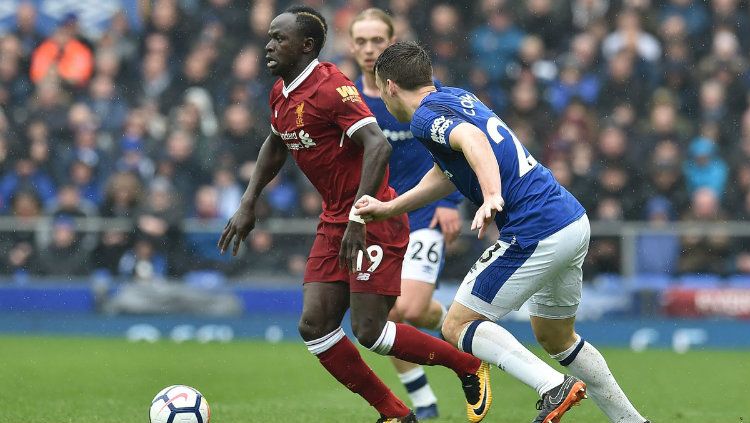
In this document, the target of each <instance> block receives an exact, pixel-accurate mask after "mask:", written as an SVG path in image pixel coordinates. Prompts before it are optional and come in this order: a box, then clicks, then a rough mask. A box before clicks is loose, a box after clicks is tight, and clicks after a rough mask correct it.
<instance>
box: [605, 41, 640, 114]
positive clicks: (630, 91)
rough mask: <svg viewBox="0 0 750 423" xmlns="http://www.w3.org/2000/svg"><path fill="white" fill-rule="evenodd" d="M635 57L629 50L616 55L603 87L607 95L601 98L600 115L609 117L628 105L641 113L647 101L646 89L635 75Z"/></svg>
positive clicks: (611, 61) (609, 65)
mask: <svg viewBox="0 0 750 423" xmlns="http://www.w3.org/2000/svg"><path fill="white" fill-rule="evenodd" d="M634 60H635V57H634V56H633V54H632V53H631V52H630V51H628V50H622V51H620V52H618V53H616V54H614V55H613V56H612V57H611V58H610V60H609V63H608V66H607V77H606V78H605V79H604V82H603V84H602V87H601V92H602V93H606V94H605V95H602V96H600V97H599V101H598V105H599V113H601V114H603V115H605V116H606V115H608V114H610V113H612V111H613V110H614V109H615V108H616V107H617V106H619V105H620V104H623V103H626V104H629V105H630V106H631V107H633V108H634V109H635V111H636V113H640V112H641V110H642V108H643V104H644V102H645V101H646V87H645V86H644V84H643V81H639V80H638V79H637V77H636V75H635V73H634V71H635V63H634Z"/></svg>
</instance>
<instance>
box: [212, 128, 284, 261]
mask: <svg viewBox="0 0 750 423" xmlns="http://www.w3.org/2000/svg"><path fill="white" fill-rule="evenodd" d="M287 155H288V150H287V148H286V146H285V145H284V142H283V141H282V140H281V138H280V137H279V136H278V135H276V134H274V133H273V132H271V133H270V134H268V137H266V140H265V141H264V142H263V145H262V146H261V148H260V153H259V154H258V161H257V164H256V166H255V170H254V171H253V175H252V176H251V177H250V182H248V184H247V189H245V193H244V194H243V195H242V198H241V199H240V205H239V207H238V208H237V211H236V212H235V213H234V215H233V216H232V217H231V218H230V219H229V221H228V222H227V224H226V226H225V227H224V231H222V233H221V238H219V244H218V247H219V250H220V251H221V253H222V254H224V251H226V250H227V248H228V247H229V245H230V244H231V243H232V240H234V247H233V248H232V255H233V256H236V255H237V252H238V251H239V249H240V243H242V241H244V240H245V238H247V236H248V235H249V234H250V231H252V230H253V228H255V204H256V202H257V201H258V197H260V193H261V192H262V191H263V188H265V187H266V185H268V183H269V182H271V180H272V179H273V178H274V177H276V175H277V174H278V173H279V170H281V167H282V166H283V165H284V162H285V161H286V157H287Z"/></svg>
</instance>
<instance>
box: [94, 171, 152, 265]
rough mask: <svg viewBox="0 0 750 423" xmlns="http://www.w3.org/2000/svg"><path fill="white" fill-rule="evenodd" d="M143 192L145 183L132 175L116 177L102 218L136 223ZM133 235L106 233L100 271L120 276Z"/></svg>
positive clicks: (99, 252)
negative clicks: (123, 219) (118, 268)
mask: <svg viewBox="0 0 750 423" xmlns="http://www.w3.org/2000/svg"><path fill="white" fill-rule="evenodd" d="M141 191H142V186H141V183H140V181H139V180H138V177H136V176H135V175H133V174H132V173H123V172H120V173H115V174H113V175H112V176H111V177H110V178H109V181H108V182H107V188H106V192H105V194H104V203H103V204H102V206H101V216H102V217H120V218H128V219H134V218H135V217H136V215H137V211H138V209H139V207H140V204H141ZM132 232H133V231H132V230H128V231H124V230H120V229H109V228H108V229H105V230H104V232H102V234H101V240H100V242H99V245H98V247H97V249H96V251H95V252H94V257H95V260H94V262H95V264H96V267H98V268H103V269H107V270H109V271H110V272H111V273H112V274H115V273H117V267H118V264H119V260H120V257H122V255H123V253H124V252H125V251H126V250H127V249H128V248H130V246H131V245H132Z"/></svg>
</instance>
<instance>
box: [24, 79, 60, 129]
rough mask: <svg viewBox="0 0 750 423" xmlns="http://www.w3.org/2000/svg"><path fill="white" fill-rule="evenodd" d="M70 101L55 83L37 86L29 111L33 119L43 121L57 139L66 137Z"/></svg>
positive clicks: (44, 83)
mask: <svg viewBox="0 0 750 423" xmlns="http://www.w3.org/2000/svg"><path fill="white" fill-rule="evenodd" d="M67 103H68V101H67V98H66V95H65V92H64V91H63V90H62V89H61V88H60V86H59V85H58V84H57V83H55V82H43V83H40V84H37V86H36V92H35V94H34V95H32V96H31V102H30V105H29V106H30V107H29V111H30V112H31V119H33V120H39V121H43V122H45V123H46V124H47V127H48V128H49V130H50V135H51V136H52V138H55V139H62V138H64V137H65V131H66V128H67V125H66V123H67V118H68V104H67Z"/></svg>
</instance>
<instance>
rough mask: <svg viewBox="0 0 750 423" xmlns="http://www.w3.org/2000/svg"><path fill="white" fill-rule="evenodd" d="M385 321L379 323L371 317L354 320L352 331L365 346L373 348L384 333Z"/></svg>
mask: <svg viewBox="0 0 750 423" xmlns="http://www.w3.org/2000/svg"><path fill="white" fill-rule="evenodd" d="M384 326H385V322H382V323H379V322H375V321H373V320H370V319H362V320H352V331H353V332H354V336H356V337H357V341H359V343H360V344H362V346H363V347H365V348H368V349H369V348H372V346H373V345H375V344H376V343H377V342H378V339H379V338H380V334H381V333H383V327H384Z"/></svg>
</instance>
